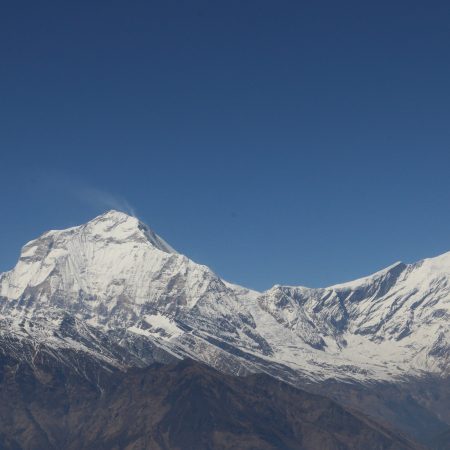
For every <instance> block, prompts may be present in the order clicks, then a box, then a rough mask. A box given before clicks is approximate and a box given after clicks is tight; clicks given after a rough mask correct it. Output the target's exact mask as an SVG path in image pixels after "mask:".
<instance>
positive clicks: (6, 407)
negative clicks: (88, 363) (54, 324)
mask: <svg viewBox="0 0 450 450" xmlns="http://www.w3.org/2000/svg"><path fill="white" fill-rule="evenodd" d="M362 447H368V448H374V449H375V448H376V449H391V450H406V449H415V448H417V449H418V448H419V447H417V446H416V445H415V444H413V443H412V442H410V441H408V440H407V439H405V438H403V437H400V436H396V435H395V434H394V433H392V431H390V430H389V429H387V428H385V427H382V426H379V425H376V424H374V423H373V422H371V421H369V420H368V419H366V418H364V417H358V416H356V415H355V414H353V413H351V412H349V411H346V410H345V409H344V408H342V407H341V406H339V405H338V404H336V403H335V402H333V401H331V400H329V399H327V398H325V397H320V396H316V395H313V394H308V393H306V392H304V391H301V390H298V389H295V388H293V387H291V386H289V385H287V384H285V383H282V382H280V381H277V380H275V379H274V378H272V377H269V376H267V375H252V376H248V377H242V378H236V377H233V376H227V375H224V374H222V373H220V372H217V371H216V370H214V369H211V368H209V367H207V366H204V365H201V364H199V363H195V362H193V361H192V360H184V361H182V362H178V363H175V364H167V365H161V364H153V365H151V366H149V367H147V368H145V369H129V370H127V371H126V372H120V371H113V372H110V373H108V372H105V373H104V374H103V376H102V377H101V379H100V380H98V382H97V383H91V382H89V381H87V380H86V378H85V377H83V376H80V375H79V374H77V373H74V372H73V371H70V370H67V369H66V368H65V367H64V366H63V365H60V364H58V362H57V361H55V362H54V364H49V361H48V360H46V359H44V360H42V359H41V355H40V354H38V355H37V358H36V359H35V363H34V365H33V366H32V365H30V364H27V363H22V362H19V361H17V360H13V359H11V358H3V359H0V448H2V449H4V450H9V449H11V450H12V449H22V448H33V449H47V450H52V449H55V450H56V449H61V448H64V449H67V450H70V449H80V448H83V449H91V448H96V449H108V450H110V449H143V448H151V449H153V450H163V449H182V450H190V449H196V450H207V449H217V450H220V449H224V450H225V449H230V450H231V449H243V450H244V449H248V450H250V449H261V450H269V449H281V448H282V449H302V450H315V449H319V448H320V449H323V450H327V449H330V450H332V449H333V450H334V449H348V450H350V449H355V450H356V449H360V448H362Z"/></svg>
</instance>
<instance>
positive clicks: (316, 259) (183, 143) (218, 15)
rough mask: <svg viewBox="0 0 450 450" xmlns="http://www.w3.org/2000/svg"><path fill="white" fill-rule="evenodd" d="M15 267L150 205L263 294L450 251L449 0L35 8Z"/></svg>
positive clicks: (1, 23)
mask: <svg viewBox="0 0 450 450" xmlns="http://www.w3.org/2000/svg"><path fill="white" fill-rule="evenodd" d="M0 50H1V52H0V55H1V60H0V69H1V70H0V86H1V87H0V152H1V159H0V164H1V177H0V192H1V199H2V201H1V216H0V270H6V269H9V268H11V267H12V266H13V265H14V263H15V260H16V259H17V256H18V253H19V249H20V247H21V246H22V245H23V244H24V243H25V242H26V241H28V240H30V239H32V238H34V237H36V236H37V235H39V234H40V233H42V232H43V231H45V230H47V229H49V228H62V227H67V226H71V225H75V224H79V223H82V222H85V221H87V220H88V219H90V218H91V217H93V216H95V215H96V214H98V213H101V212H103V211H104V210H106V209H108V208H109V206H113V205H114V204H118V205H119V207H122V208H128V206H127V204H129V205H131V206H130V208H133V209H134V210H135V211H136V213H137V215H138V216H139V217H140V218H141V219H142V220H144V221H145V222H147V223H148V224H149V225H150V226H151V227H152V228H153V229H154V230H155V231H156V232H158V233H159V234H160V235H161V236H163V237H164V238H165V239H166V240H167V241H168V242H170V243H171V244H172V245H173V246H174V247H176V248H177V249H178V250H179V251H181V252H183V253H185V254H187V255H188V256H190V257H191V258H193V259H194V260H196V261H198V262H202V263H204V264H207V265H209V266H210V267H212V268H213V269H214V270H215V271H216V272H217V273H218V274H219V275H221V276H223V277H224V278H226V279H228V280H230V281H233V282H237V283H240V284H243V285H247V286H250V287H254V288H259V289H265V288H268V287H270V286H271V285H273V284H275V283H278V284H303V285H310V286H324V285H329V284H332V283H336V282H340V281H345V280H349V279H352V278H356V277H359V276H362V275H364V274H367V273H370V272H373V271H375V270H378V269H380V268H382V267H384V266H386V265H389V264H390V263H392V262H394V261H396V260H404V261H406V262H411V261H415V260H418V259H421V258H423V257H426V256H432V255H435V254H439V253H443V252H445V251H448V250H450V87H449V83H450V81H449V80H450V4H449V3H448V1H429V2H423V1H420V2H419V1H414V0H413V1H377V2H374V1H373V2H372V1H371V2H369V1H344V2H337V1H334V0H333V1H317V2H316V1H308V2H306V1H276V2H275V1H264V0H257V1H256V0H255V1H253V0H248V1H234V0H228V1H210V0H208V1H179V2H174V1H170V0H168V1H161V2H156V1H148V0H146V1H129V2H125V1H120V2H119V1H108V2H100V1H92V0H91V1H80V2H61V1H58V2H56V1H55V2H47V1H42V2H41V1H33V2H31V1H17V2H6V3H4V4H3V5H2V13H1V15H0Z"/></svg>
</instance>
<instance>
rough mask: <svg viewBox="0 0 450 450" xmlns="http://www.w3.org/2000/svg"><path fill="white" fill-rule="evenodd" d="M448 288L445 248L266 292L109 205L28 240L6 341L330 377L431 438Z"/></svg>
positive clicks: (445, 340)
mask: <svg viewBox="0 0 450 450" xmlns="http://www.w3.org/2000/svg"><path fill="white" fill-rule="evenodd" d="M449 290H450V254H444V255H442V256H439V257H437V258H432V259H428V260H424V261H421V262H419V263H417V264H412V265H406V264H402V263H397V264H394V265H393V266H391V267H388V268H387V269H385V270H382V271H380V272H378V273H376V274H374V275H371V276H369V277H366V278H363V279H360V280H356V281H354V282H350V283H345V284H341V285H336V286H331V287H328V288H323V289H310V288H305V287H286V286H274V287H273V288H272V289H270V290H269V291H267V292H264V293H258V292H255V291H251V290H248V289H245V288H243V287H240V286H235V285H232V284H230V283H227V282H225V281H223V280H221V279H220V278H219V277H218V276H217V275H216V274H215V273H214V272H212V271H211V270H210V269H209V268H208V267H206V266H203V265H200V264H197V263H195V262H193V261H191V260H190V259H188V258H187V257H185V256H183V255H180V254H179V253H177V252H176V251H175V250H174V249H173V248H172V247H171V246H170V245H169V244H167V243H166V242H165V241H164V240H163V239H161V238H160V237H159V236H158V235H156V234H155V233H154V232H153V231H152V230H150V229H149V228H148V227H147V226H146V225H145V224H143V223H141V222H140V221H139V220H137V219H136V218H134V217H130V216H128V215H126V214H124V213H120V212H117V211H110V212H108V213H106V214H103V215H101V216H99V217H97V218H95V219H93V220H92V221H90V222H88V223H87V224H84V225H81V226H78V227H73V228H70V229H67V230H60V231H50V232H48V233H45V234H44V235H42V236H41V237H40V238H38V239H36V240H34V241H31V242H29V243H28V244H26V245H25V247H24V248H23V249H22V252H21V256H20V259H19V261H18V263H17V265H16V267H15V268H14V269H13V270H11V271H9V272H6V273H4V274H1V275H0V348H2V349H3V350H4V353H5V354H6V355H10V356H11V355H13V356H14V358H16V357H17V358H18V359H19V360H21V361H22V362H24V363H27V364H30V365H31V366H33V364H34V360H35V357H36V354H37V353H38V352H39V353H43V354H46V355H48V356H49V358H50V359H49V360H57V361H60V362H61V363H62V364H63V365H64V367H65V368H66V370H72V371H73V372H76V373H85V372H86V373H87V374H88V375H89V376H88V375H86V377H88V378H89V377H90V376H91V375H90V373H91V371H90V368H91V366H98V367H101V368H103V369H104V370H106V371H109V372H110V371H116V370H119V371H127V370H129V368H133V367H134V368H136V367H137V368H139V367H141V368H143V367H146V366H148V365H149V364H154V363H155V362H161V363H169V362H173V361H176V360H180V359H184V358H191V359H195V360H197V361H201V362H203V363H206V364H207V365H209V366H212V367H214V368H217V369H219V370H221V371H223V372H226V373H229V374H234V375H248V374H250V373H255V372H263V373H267V374H269V375H271V376H273V377H275V378H277V379H281V380H284V381H286V382H289V383H290V384H292V385H295V386H299V387H307V388H308V389H310V390H314V391H318V392H320V391H321V390H322V389H324V390H326V392H327V394H328V395H330V396H332V397H333V398H335V399H338V400H339V401H340V402H342V403H343V404H346V405H348V406H350V407H352V408H356V409H360V410H362V411H364V413H366V414H369V415H371V416H372V417H374V418H376V419H377V420H379V421H382V420H384V418H386V417H388V418H389V419H388V420H389V422H390V423H392V424H395V425H396V426H398V427H400V428H401V429H403V430H405V431H407V432H409V433H412V434H413V435H415V437H417V438H420V439H422V441H423V442H428V440H429V439H431V438H432V436H431V432H430V436H427V437H426V438H423V436H422V433H421V432H418V431H417V430H424V429H429V430H433V432H434V431H436V432H437V433H444V432H445V428H446V427H447V426H450V417H449V414H448V407H447V405H448V399H449V396H447V394H446V392H447V387H446V386H447V385H448V380H449V378H450V369H449V357H450V320H449V319H450V291H449ZM52 358H53V359H52ZM86 360H88V361H90V363H89V369H87V368H86V367H85V364H86V362H85V361H86ZM430 378H432V379H433V388H431V385H430V384H429V381H428V380H429V379H430ZM391 386H394V387H395V389H394V390H392V389H391ZM436 386H437V387H436ZM374 389H375V390H376V392H377V395H374ZM396 389H397V391H398V389H400V391H398V392H399V393H398V395H396V396H394V397H392V396H393V392H394V391H396ZM397 391H396V392H397ZM409 398H412V399H413V401H412V402H409V403H408V408H406V410H407V411H408V412H407V414H406V415H405V414H404V413H403V412H402V406H401V405H403V404H405V401H407V400H405V399H409ZM430 399H433V400H432V401H431V400H430ZM370 405H372V406H373V407H371V406H370Z"/></svg>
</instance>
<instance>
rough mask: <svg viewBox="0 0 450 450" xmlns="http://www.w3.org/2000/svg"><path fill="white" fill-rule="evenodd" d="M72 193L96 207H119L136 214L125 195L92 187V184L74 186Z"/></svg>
mask: <svg viewBox="0 0 450 450" xmlns="http://www.w3.org/2000/svg"><path fill="white" fill-rule="evenodd" d="M72 194H73V195H75V196H76V197H77V198H78V200H80V201H82V202H83V203H87V204H88V205H90V206H92V207H94V208H96V209H117V210H118V211H122V212H125V213H127V214H130V215H132V216H136V210H135V208H134V207H133V206H132V205H131V204H130V202H129V201H128V200H127V199H126V198H125V197H123V196H121V195H117V194H113V193H111V192H108V191H105V190H102V189H99V188H96V187H92V186H74V187H73V188H72Z"/></svg>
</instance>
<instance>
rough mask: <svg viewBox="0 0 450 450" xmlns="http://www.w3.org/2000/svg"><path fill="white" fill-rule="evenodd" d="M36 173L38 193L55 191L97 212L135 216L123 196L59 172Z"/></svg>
mask: <svg viewBox="0 0 450 450" xmlns="http://www.w3.org/2000/svg"><path fill="white" fill-rule="evenodd" d="M37 172H38V173H37V175H36V179H37V181H36V185H35V188H36V189H37V190H39V191H43V192H46V191H49V192H55V191H57V192H59V193H61V194H63V196H64V197H68V200H70V199H71V200H72V201H78V202H80V203H81V204H83V205H86V206H88V207H90V208H92V209H95V210H96V211H97V212H104V211H105V210H106V209H116V210H118V211H122V212H125V213H127V214H130V215H132V216H136V209H135V208H134V207H133V206H132V205H131V203H130V202H129V201H128V200H127V199H126V198H125V197H124V196H123V195H119V194H116V193H114V192H111V191H109V190H108V189H103V188H101V187H98V186H94V185H92V184H91V183H88V182H86V181H84V180H81V179H79V178H75V177H73V176H71V175H68V174H64V173H61V172H57V171H52V170H48V169H46V170H41V171H37Z"/></svg>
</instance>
